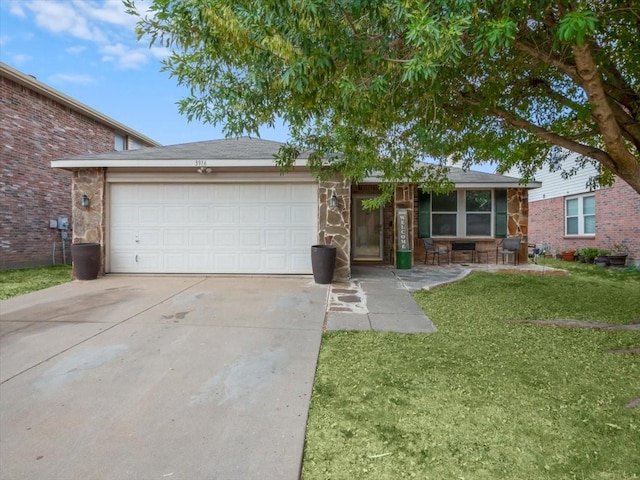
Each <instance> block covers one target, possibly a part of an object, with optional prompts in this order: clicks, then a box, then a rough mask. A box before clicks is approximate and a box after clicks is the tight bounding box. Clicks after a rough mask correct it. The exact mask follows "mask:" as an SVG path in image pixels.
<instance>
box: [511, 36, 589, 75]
mask: <svg viewBox="0 0 640 480" xmlns="http://www.w3.org/2000/svg"><path fill="white" fill-rule="evenodd" d="M515 46H516V48H517V49H518V50H520V51H522V52H524V53H526V54H527V55H529V56H531V57H533V58H535V59H537V60H540V61H541V62H543V63H546V64H547V65H552V66H554V67H556V68H557V69H558V70H560V71H561V72H563V73H565V74H566V75H568V76H570V77H571V78H572V79H573V80H574V81H575V82H576V83H578V84H579V83H580V76H579V75H578V71H577V69H576V67H575V65H571V64H569V63H566V62H565V61H564V59H563V58H561V57H559V56H557V55H553V54H551V53H545V52H541V51H540V50H538V49H537V48H536V47H535V46H533V45H529V44H528V43H525V42H523V41H522V40H516V42H515Z"/></svg>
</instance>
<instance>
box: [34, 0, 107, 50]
mask: <svg viewBox="0 0 640 480" xmlns="http://www.w3.org/2000/svg"><path fill="white" fill-rule="evenodd" d="M27 7H28V8H29V10H31V11H32V12H33V13H34V14H35V20H36V25H38V26H39V27H42V28H44V29H45V30H48V31H50V32H53V33H67V34H69V35H71V36H73V37H76V38H81V39H82V40H90V41H94V42H104V41H106V37H105V35H104V34H103V33H102V31H101V29H100V28H98V27H95V26H93V25H90V24H89V22H87V19H86V18H85V17H83V16H82V15H80V14H79V13H78V12H77V11H76V10H75V9H74V8H73V6H72V5H71V4H70V3H68V2H56V1H50V0H32V1H30V2H29V3H27Z"/></svg>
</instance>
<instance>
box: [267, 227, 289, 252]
mask: <svg viewBox="0 0 640 480" xmlns="http://www.w3.org/2000/svg"><path fill="white" fill-rule="evenodd" d="M288 236H289V234H288V232H286V231H284V229H277V230H275V229H269V230H265V232H264V237H265V242H264V247H265V248H266V249H274V250H281V249H282V247H284V246H286V245H287V244H288V242H287V237H288Z"/></svg>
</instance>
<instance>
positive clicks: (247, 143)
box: [52, 137, 540, 188]
mask: <svg viewBox="0 0 640 480" xmlns="http://www.w3.org/2000/svg"><path fill="white" fill-rule="evenodd" d="M283 145H284V144H283V143H280V142H274V141H272V140H263V139H260V138H250V137H240V138H228V139H221V140H208V141H204V142H193V143H181V144H179V145H167V146H162V147H148V148H141V149H139V150H125V151H121V152H108V153H99V154H85V155H80V156H76V157H70V158H60V159H57V160H54V161H53V162H52V165H53V166H54V167H60V168H74V167H76V168H77V167H87V166H107V167H109V166H110V167H126V166H135V167H143V168H144V167H157V166H168V167H169V166H174V167H175V166H183V167H184V166H193V165H196V166H197V165H198V163H196V161H202V160H205V161H207V162H208V163H206V165H207V166H209V167H216V166H243V167H251V166H254V167H255V166H260V165H261V166H267V165H271V166H273V165H274V164H273V156H274V155H275V154H276V153H278V150H279V149H280V147H281V146H283ZM309 153H310V152H309V151H305V152H302V153H300V155H298V158H297V160H298V161H300V165H304V164H305V163H306V160H308V159H309ZM448 168H449V169H450V173H449V178H450V180H451V181H452V182H454V183H455V184H456V186H457V187H458V188H473V187H484V188H503V187H504V188H506V187H525V188H536V187H539V186H540V183H539V182H530V183H528V184H526V185H520V183H519V181H520V179H519V178H515V177H507V176H505V175H498V174H495V173H484V172H476V171H473V170H468V171H464V170H463V169H462V168H459V167H448ZM379 181H380V179H379V178H377V177H376V176H372V177H370V178H368V179H366V180H365V182H364V183H371V182H373V183H377V182H379Z"/></svg>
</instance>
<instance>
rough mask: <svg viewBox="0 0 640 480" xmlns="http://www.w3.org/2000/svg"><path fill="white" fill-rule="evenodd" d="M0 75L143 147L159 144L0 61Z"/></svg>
mask: <svg viewBox="0 0 640 480" xmlns="http://www.w3.org/2000/svg"><path fill="white" fill-rule="evenodd" d="M0 77H4V78H7V79H8V80H11V81H12V82H15V83H17V84H18V85H22V86H23V87H26V88H28V89H29V90H32V91H34V92H36V93H39V94H40V95H42V96H43V97H47V98H49V99H51V100H53V101H55V102H57V103H59V104H61V105H64V106H65V107H67V108H70V109H71V110H74V111H76V112H78V113H81V114H82V115H84V116H86V117H89V118H91V119H93V120H95V121H97V122H100V123H102V124H104V125H107V126H109V127H111V128H113V130H114V131H116V132H118V133H122V134H125V135H127V136H129V137H131V138H133V139H135V140H137V141H138V142H139V143H142V144H143V145H144V146H145V147H147V146H159V145H160V143H158V142H156V141H155V140H153V139H151V138H149V137H147V136H145V135H143V134H141V133H140V132H137V131H135V130H134V129H132V128H129V127H127V126H126V125H124V124H122V123H120V122H118V121H116V120H114V119H113V118H110V117H108V116H106V115H104V114H103V113H100V112H99V111H97V110H94V109H93V108H91V107H89V106H87V105H85V104H84V103H80V102H78V101H77V100H75V99H73V98H71V97H70V96H68V95H65V94H64V93H62V92H59V91H58V90H55V89H53V88H51V87H49V86H48V85H45V84H44V83H42V82H40V81H39V80H37V79H36V78H35V77H32V76H30V75H26V74H24V73H22V72H20V71H19V70H16V69H15V68H12V67H10V66H9V65H7V64H6V63H2V62H0Z"/></svg>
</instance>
